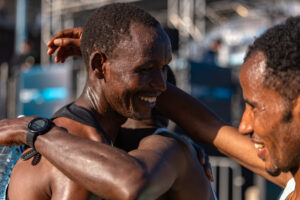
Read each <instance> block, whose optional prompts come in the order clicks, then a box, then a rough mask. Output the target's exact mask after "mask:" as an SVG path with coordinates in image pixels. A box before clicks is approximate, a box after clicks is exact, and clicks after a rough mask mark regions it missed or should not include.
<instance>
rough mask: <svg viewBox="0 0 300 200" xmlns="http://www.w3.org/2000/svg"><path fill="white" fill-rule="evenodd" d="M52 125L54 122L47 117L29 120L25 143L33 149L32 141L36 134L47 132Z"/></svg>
mask: <svg viewBox="0 0 300 200" xmlns="http://www.w3.org/2000/svg"><path fill="white" fill-rule="evenodd" d="M53 126H54V123H53V122H52V121H51V120H50V119H47V118H41V117H38V118H35V119H33V120H31V121H30V122H29V124H28V132H27V134H26V143H27V145H28V146H29V147H31V148H32V149H33V150H35V147H34V142H35V140H36V138H37V136H39V135H43V134H45V133H47V132H48V131H49V130H50V129H51V128H52V127H53Z"/></svg>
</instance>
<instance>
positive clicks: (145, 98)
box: [139, 96, 157, 104]
mask: <svg viewBox="0 0 300 200" xmlns="http://www.w3.org/2000/svg"><path fill="white" fill-rule="evenodd" d="M139 99H140V100H142V101H144V102H147V103H149V104H155V103H156V99H157V97H156V96H155V97H149V96H139Z"/></svg>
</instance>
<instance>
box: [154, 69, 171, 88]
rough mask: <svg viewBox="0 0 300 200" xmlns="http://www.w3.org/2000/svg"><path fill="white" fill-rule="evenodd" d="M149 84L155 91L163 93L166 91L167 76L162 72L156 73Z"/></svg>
mask: <svg viewBox="0 0 300 200" xmlns="http://www.w3.org/2000/svg"><path fill="white" fill-rule="evenodd" d="M153 75H154V77H153V79H152V81H151V83H150V85H151V87H152V88H153V89H155V90H157V91H160V92H164V91H166V89H167V83H166V82H167V74H166V72H164V71H160V70H159V71H157V72H156V73H154V74H153Z"/></svg>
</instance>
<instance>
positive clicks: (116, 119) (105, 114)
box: [75, 90, 126, 141]
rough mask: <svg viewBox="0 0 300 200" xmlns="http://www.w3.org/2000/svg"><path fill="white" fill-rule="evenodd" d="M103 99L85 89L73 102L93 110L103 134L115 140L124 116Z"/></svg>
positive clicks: (124, 119)
mask: <svg viewBox="0 0 300 200" xmlns="http://www.w3.org/2000/svg"><path fill="white" fill-rule="evenodd" d="M97 95H99V94H97ZM103 99H104V98H97V97H96V98H95V95H93V92H89V91H87V90H85V91H84V92H83V93H82V95H81V96H80V97H79V98H78V99H77V100H76V101H75V104H76V105H79V106H82V107H84V108H86V109H88V110H90V111H91V112H93V113H94V115H95V117H96V120H97V121H98V123H99V125H100V126H101V128H102V129H103V131H104V132H105V134H106V135H107V136H108V137H109V138H110V139H111V140H112V141H115V139H116V137H117V134H118V132H119V129H120V126H121V124H123V123H124V122H125V121H126V118H125V117H123V116H121V115H120V114H118V113H117V112H115V111H114V110H112V109H111V108H110V106H109V105H108V104H107V103H106V102H105V101H104V100H103Z"/></svg>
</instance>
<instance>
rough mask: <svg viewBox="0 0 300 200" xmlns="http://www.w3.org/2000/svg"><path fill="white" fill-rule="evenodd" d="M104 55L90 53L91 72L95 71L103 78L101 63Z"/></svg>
mask: <svg viewBox="0 0 300 200" xmlns="http://www.w3.org/2000/svg"><path fill="white" fill-rule="evenodd" d="M105 60H106V57H105V55H104V54H103V53H100V52H94V53H92V55H91V59H90V67H91V70H93V72H95V73H97V77H98V78H104V71H103V64H104V62H105Z"/></svg>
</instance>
